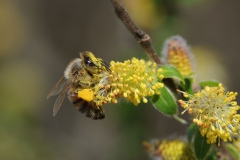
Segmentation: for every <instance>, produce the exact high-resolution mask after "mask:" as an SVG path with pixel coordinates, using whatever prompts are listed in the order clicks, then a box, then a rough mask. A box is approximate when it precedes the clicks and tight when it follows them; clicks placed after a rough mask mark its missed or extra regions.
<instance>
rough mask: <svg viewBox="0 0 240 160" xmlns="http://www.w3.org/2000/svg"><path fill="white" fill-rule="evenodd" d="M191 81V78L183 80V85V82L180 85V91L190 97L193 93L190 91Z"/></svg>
mask: <svg viewBox="0 0 240 160" xmlns="http://www.w3.org/2000/svg"><path fill="white" fill-rule="evenodd" d="M192 81H193V80H192V79H191V78H184V83H183V82H181V83H180V86H181V87H182V89H183V90H184V91H185V92H187V93H189V94H191V95H192V94H193V93H194V91H193V89H192Z"/></svg>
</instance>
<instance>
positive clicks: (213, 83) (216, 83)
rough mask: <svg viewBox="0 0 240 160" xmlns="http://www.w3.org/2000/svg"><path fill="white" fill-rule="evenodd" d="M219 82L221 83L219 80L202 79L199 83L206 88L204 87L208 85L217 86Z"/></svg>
mask: <svg viewBox="0 0 240 160" xmlns="http://www.w3.org/2000/svg"><path fill="white" fill-rule="evenodd" d="M218 84H219V82H217V81H214V80H212V81H202V82H199V85H200V86H201V87H202V88H204V87H206V86H209V87H217V86H218Z"/></svg>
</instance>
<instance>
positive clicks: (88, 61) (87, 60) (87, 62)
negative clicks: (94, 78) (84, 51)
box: [84, 57, 96, 67]
mask: <svg viewBox="0 0 240 160" xmlns="http://www.w3.org/2000/svg"><path fill="white" fill-rule="evenodd" d="M84 63H85V65H86V66H89V67H93V66H96V65H95V64H94V63H93V62H92V60H91V59H90V58H89V57H85V59H84Z"/></svg>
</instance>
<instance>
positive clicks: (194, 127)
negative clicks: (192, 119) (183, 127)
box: [187, 123, 198, 143]
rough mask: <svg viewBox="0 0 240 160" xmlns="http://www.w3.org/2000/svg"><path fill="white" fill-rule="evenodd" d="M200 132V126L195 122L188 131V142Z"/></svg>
mask: <svg viewBox="0 0 240 160" xmlns="http://www.w3.org/2000/svg"><path fill="white" fill-rule="evenodd" d="M197 132H198V126H197V125H196V124H194V123H192V124H191V125H190V126H189V128H188V131H187V137H188V142H189V143H191V142H192V139H193V137H194V136H195V134H196V133H197Z"/></svg>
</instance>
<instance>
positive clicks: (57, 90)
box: [47, 77, 69, 99]
mask: <svg viewBox="0 0 240 160" xmlns="http://www.w3.org/2000/svg"><path fill="white" fill-rule="evenodd" d="M68 81H69V80H67V79H66V78H65V77H62V78H61V79H60V80H59V81H58V82H57V83H56V84H55V85H54V86H53V88H52V89H51V90H50V92H49V93H48V96H47V99H48V98H49V97H50V96H55V95H57V94H59V93H60V92H61V91H62V90H63V88H65V87H66V85H67V84H68Z"/></svg>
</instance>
